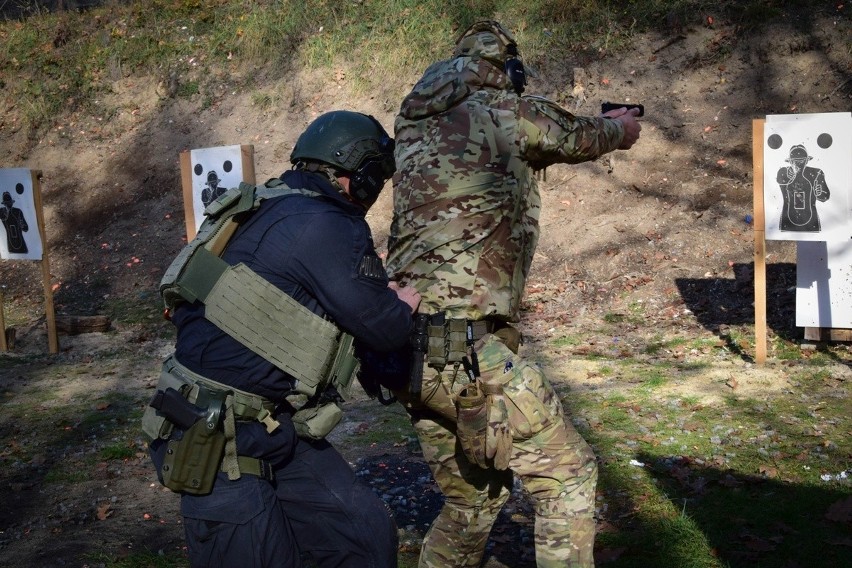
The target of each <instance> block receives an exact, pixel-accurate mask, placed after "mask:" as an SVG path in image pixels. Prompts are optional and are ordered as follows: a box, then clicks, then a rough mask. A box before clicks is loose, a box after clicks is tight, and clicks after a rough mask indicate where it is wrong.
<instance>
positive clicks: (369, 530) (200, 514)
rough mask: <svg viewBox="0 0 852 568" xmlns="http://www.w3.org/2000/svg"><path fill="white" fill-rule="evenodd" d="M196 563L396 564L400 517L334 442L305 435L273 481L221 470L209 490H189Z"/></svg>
mask: <svg viewBox="0 0 852 568" xmlns="http://www.w3.org/2000/svg"><path fill="white" fill-rule="evenodd" d="M181 514H182V515H183V517H184V524H185V530H186V541H187V547H188V550H189V559H190V562H191V564H192V566H193V567H194V568H200V567H222V568H232V567H241V568H242V567H247V568H299V567H301V566H302V562H301V560H300V558H301V555H302V554H305V555H307V556H310V557H312V558H313V560H314V562H315V563H316V564H317V565H318V566H319V567H320V568H395V567H396V565H397V548H398V537H397V529H396V523H395V522H394V520H393V516H392V513H391V511H390V510H389V509H388V507H387V506H386V505H385V504H384V502H383V501H382V500H381V499H379V498H378V497H377V496H376V495H375V493H373V492H372V490H371V489H370V488H368V487H367V486H365V485H362V484H360V483H358V482H357V481H356V478H355V474H354V472H353V471H352V468H351V467H349V464H348V463H346V461H345V460H344V459H343V457H342V456H341V455H340V454H339V453H338V452H337V450H335V449H334V447H333V446H332V445H331V444H329V443H328V442H325V441H321V442H311V443H309V442H306V441H304V440H299V441H298V442H297V444H296V448H295V452H294V453H293V456H292V458H291V459H289V460H288V461H286V462H285V463H283V464H282V465H279V466H278V468H277V469H276V471H275V482H274V483H271V482H269V481H265V480H263V479H259V478H257V477H255V476H252V475H243V476H242V477H241V478H240V479H238V480H236V481H229V480H228V478H227V476H226V475H225V474H224V473H220V474H219V478H218V479H217V480H216V484H215V485H214V487H213V491H212V492H211V493H210V494H209V495H203V496H195V495H183V496H182V497H181Z"/></svg>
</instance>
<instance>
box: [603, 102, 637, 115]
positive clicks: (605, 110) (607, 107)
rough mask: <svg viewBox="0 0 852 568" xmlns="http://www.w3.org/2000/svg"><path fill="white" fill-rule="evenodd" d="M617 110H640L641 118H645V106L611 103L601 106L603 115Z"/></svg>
mask: <svg viewBox="0 0 852 568" xmlns="http://www.w3.org/2000/svg"><path fill="white" fill-rule="evenodd" d="M617 108H626V109H627V110H630V109H632V108H638V109H639V116H645V106H644V105H631V104H627V103H611V102H605V103H602V104H601V114H605V113H608V112H609V111H611V110H615V109H617Z"/></svg>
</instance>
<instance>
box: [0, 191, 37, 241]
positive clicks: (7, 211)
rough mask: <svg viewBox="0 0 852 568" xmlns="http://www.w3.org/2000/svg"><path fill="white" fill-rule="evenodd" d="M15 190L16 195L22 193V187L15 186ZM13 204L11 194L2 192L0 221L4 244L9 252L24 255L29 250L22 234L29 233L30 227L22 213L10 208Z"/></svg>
mask: <svg viewBox="0 0 852 568" xmlns="http://www.w3.org/2000/svg"><path fill="white" fill-rule="evenodd" d="M15 189H16V190H17V192H18V194H21V193H23V190H24V186H23V185H22V184H17V186H16V187H15ZM14 203H15V200H14V199H12V194H10V193H9V192H8V191H4V192H3V201H2V205H0V220H2V221H3V227H5V229H6V243H7V246H8V248H9V252H10V253H17V254H26V253H27V252H28V251H29V249H28V248H27V243H26V241H25V240H24V233H25V232H27V231H29V230H30V227H29V225H27V220H26V219H25V218H24V212H23V211H21V210H20V209H18V208H17V207H12V205H13V204H14Z"/></svg>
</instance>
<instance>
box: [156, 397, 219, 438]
mask: <svg viewBox="0 0 852 568" xmlns="http://www.w3.org/2000/svg"><path fill="white" fill-rule="evenodd" d="M151 406H152V407H154V408H155V409H156V410H158V411H160V414H162V415H163V416H165V417H166V418H167V419H168V421H169V422H171V423H172V424H174V425H175V426H177V427H178V428H180V429H181V430H189V427H190V426H192V425H193V424H195V423H196V422H198V421H199V420H201V419H203V418H204V417H205V416H206V414H207V413H206V412H205V411H204V410H203V409H201V408H199V407H197V406H195V405H194V404H192V403H191V402H189V401H188V400H186V399H185V398H184V397H183V395H182V394H180V393H179V392H178V391H176V390H175V389H173V388H171V387H169V388H167V389H166V390H165V391H161V390H158V391H157V394H155V395H154V399H153V400H152V401H151Z"/></svg>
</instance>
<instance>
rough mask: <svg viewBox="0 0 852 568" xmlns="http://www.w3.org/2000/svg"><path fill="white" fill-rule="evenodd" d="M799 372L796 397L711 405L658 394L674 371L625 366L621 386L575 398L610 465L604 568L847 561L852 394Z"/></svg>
mask: <svg viewBox="0 0 852 568" xmlns="http://www.w3.org/2000/svg"><path fill="white" fill-rule="evenodd" d="M803 368H804V369H808V368H809V367H808V364H807V363H806V362H803V363H802V366H801V367H799V366H797V367H795V368H793V367H786V366H782V367H780V368H779V372H780V373H786V374H788V375H789V380H790V382H791V384H792V385H793V386H792V389H793V391H792V392H791V393H786V392H780V393H777V394H768V393H767V394H766V395H764V396H760V397H759V398H755V397H749V396H738V395H735V394H731V395H729V396H727V397H726V398H724V399H723V401H722V402H721V403H714V404H706V403H703V402H702V399H701V397H698V396H694V395H690V396H687V397H676V396H673V395H667V394H665V393H663V392H659V391H658V389H657V387H658V386H662V385H665V384H666V383H667V382H669V381H673V380H676V379H677V373H678V371H679V369H678V367H677V366H674V365H670V366H668V365H655V366H654V367H653V371H650V372H649V371H647V369H645V368H644V366H641V365H639V366H638V369H637V368H635V367H633V366H632V365H631V366H627V365H625V366H623V368H622V369H621V372H620V376H622V377H623V379H624V382H623V388H621V389H619V390H618V391H615V392H614V393H611V394H602V393H598V392H595V391H590V392H574V391H572V392H571V393H570V394H569V395H568V397H569V398H567V399H566V404H567V405H568V406H570V407H571V408H572V411H573V414H574V415H575V416H584V417H586V418H587V419H588V426H587V427H583V426H582V424H584V423H585V422H584V421H580V422H579V423H580V424H581V433H582V434H583V435H584V437H585V438H586V439H587V440H589V442H590V443H591V444H592V445H593V447H594V449H595V452H596V454H597V455H598V456H599V457H600V459H601V462H602V465H601V475H600V482H599V485H598V492H599V494H600V498H599V504H600V507H601V508H602V511H605V513H603V514H602V517H603V518H604V519H606V520H607V524H605V525H604V526H605V527H606V530H604V531H603V532H601V533H600V534H599V536H598V539H597V545H598V547H599V553H600V554H606V555H610V556H611V557H612V558H613V559H612V561H611V562H610V563H607V566H614V567H618V568H621V567H644V566H659V567H672V568H674V567H682V566H696V567H697V566H702V567H703V566H706V567H725V566H762V567H770V566H784V565H791V566H792V565H796V566H813V567H817V566H840V565H842V564H843V562H844V560H843V559H844V558H845V553H846V549H845V547H844V546H843V545H842V543H843V542H844V538H845V537H844V536H843V535H844V533H845V531H846V525H845V524H844V522H841V521H839V520H837V521H834V520H832V516H831V514H830V511H831V510H832V507H834V508H835V509H837V508H838V507H841V505H840V504H841V503H842V502H844V499H850V498H852V483H850V481H849V474H848V473H847V478H846V479H845V480H843V479H841V478H840V474H841V473H842V472H849V471H850V469H852V462H850V456H852V442H850V440H849V437H848V432H850V431H852V414H850V412H849V408H850V406H849V390H848V387H845V385H844V384H843V383H842V382H841V381H838V380H837V379H836V378H834V377H833V375H832V373H831V372H829V371H827V370H825V369H822V370H814V371H813V372H811V371H809V370H805V371H802V370H801V369H803ZM788 369H789V370H788ZM815 535H819V536H818V537H817V536H815Z"/></svg>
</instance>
